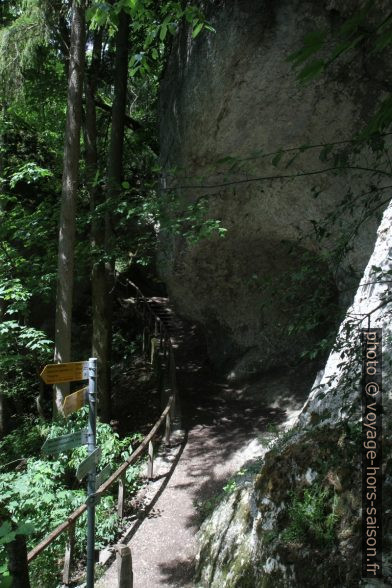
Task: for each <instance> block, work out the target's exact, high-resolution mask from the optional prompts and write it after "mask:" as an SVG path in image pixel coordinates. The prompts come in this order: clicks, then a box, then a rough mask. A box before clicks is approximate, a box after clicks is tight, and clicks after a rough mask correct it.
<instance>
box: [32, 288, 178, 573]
mask: <svg viewBox="0 0 392 588" xmlns="http://www.w3.org/2000/svg"><path fill="white" fill-rule="evenodd" d="M130 284H131V285H132V286H133V287H134V288H135V290H136V291H137V294H138V298H140V299H141V300H142V301H143V303H144V304H145V307H146V308H147V310H148V312H149V313H150V316H151V315H152V316H154V318H155V320H157V321H159V322H160V324H161V329H162V330H161V333H162V335H163V337H162V340H163V341H164V343H165V344H166V345H168V347H169V350H170V351H169V352H170V356H171V358H172V360H174V353H173V345H172V342H171V340H170V336H169V333H168V331H167V328H166V325H164V323H163V322H162V320H161V319H160V317H159V316H158V315H157V314H156V313H155V312H154V311H153V309H152V308H151V306H150V303H149V301H148V300H147V298H146V297H145V296H144V295H143V294H142V292H141V291H140V289H139V288H138V287H137V286H136V285H135V284H134V283H133V282H131V281H130ZM136 300H137V299H136ZM173 377H174V379H175V371H174V373H173ZM172 392H173V391H172ZM173 402H174V394H173V393H172V394H171V395H170V398H169V401H168V403H167V405H166V407H165V409H164V411H163V412H162V414H161V416H160V417H159V419H158V420H157V422H156V423H155V425H154V426H153V427H152V429H151V431H150V432H149V433H148V435H146V437H144V439H143V441H142V442H141V443H140V445H139V446H138V447H137V448H136V449H135V451H134V452H133V453H132V454H131V455H130V456H129V458H128V459H127V460H126V461H124V462H123V463H122V464H121V465H120V466H119V467H118V468H117V470H116V471H115V472H114V473H113V474H112V475H111V476H110V477H109V478H108V479H107V480H106V482H104V483H103V484H101V486H100V487H99V488H98V489H97V491H96V495H98V496H101V495H102V494H103V493H104V492H106V491H107V490H108V489H109V488H110V487H111V486H112V485H113V484H114V482H116V480H118V478H120V477H121V476H122V475H123V474H124V473H125V472H126V470H127V469H128V467H129V466H131V465H132V464H133V463H134V462H135V461H137V459H138V458H139V457H140V455H141V454H142V453H143V452H144V451H145V450H146V448H147V446H148V443H149V442H150V441H151V440H152V439H153V437H154V435H155V434H156V432H157V431H158V429H159V427H160V426H161V425H162V423H163V421H164V419H165V417H166V416H167V414H168V413H169V411H170V410H171V408H172V405H173ZM86 510H87V505H86V504H82V505H80V506H79V507H78V508H76V509H75V510H74V511H73V512H72V513H71V514H70V515H69V516H68V518H67V520H66V521H64V522H62V523H61V524H60V525H58V526H57V527H56V529H54V530H53V531H52V532H51V533H50V534H49V535H47V537H45V539H43V540H42V541H41V542H40V543H39V544H38V545H36V546H35V547H34V548H33V549H32V550H31V551H29V553H28V554H27V561H28V563H30V562H31V561H33V559H35V558H36V557H37V556H38V555H39V554H40V553H42V552H43V551H44V550H45V549H46V548H47V547H48V546H49V545H50V544H51V543H53V541H54V540H55V539H57V537H58V536H59V535H61V534H62V533H63V532H64V531H66V530H67V529H68V528H69V527H71V526H72V525H73V524H74V523H75V522H76V520H77V519H78V518H79V517H81V516H82V514H83V513H84V512H85V511H86Z"/></svg>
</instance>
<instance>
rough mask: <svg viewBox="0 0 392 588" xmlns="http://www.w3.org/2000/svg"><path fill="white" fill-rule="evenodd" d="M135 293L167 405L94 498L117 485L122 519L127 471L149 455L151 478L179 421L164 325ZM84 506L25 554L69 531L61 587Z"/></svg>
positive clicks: (170, 350) (172, 362)
mask: <svg viewBox="0 0 392 588" xmlns="http://www.w3.org/2000/svg"><path fill="white" fill-rule="evenodd" d="M131 286H132V287H133V288H134V289H135V290H136V298H135V302H136V310H137V312H138V313H139V314H140V315H141V316H142V317H143V322H144V325H145V326H144V329H143V352H144V353H145V354H146V355H147V356H148V358H149V360H150V362H151V364H152V365H153V366H154V367H155V368H157V370H158V375H159V377H158V381H159V389H160V393H161V397H164V398H166V399H167V403H166V406H165V408H164V410H163V412H162V414H161V415H160V417H159V419H158V420H157V421H156V423H155V424H154V426H153V427H152V429H151V430H150V432H149V433H148V434H147V435H146V436H145V437H144V439H143V440H142V442H141V443H140V445H139V446H138V447H137V448H136V449H135V451H133V453H132V454H131V455H130V456H129V458H128V459H127V460H126V461H124V462H123V463H122V464H121V465H120V466H119V467H118V468H117V470H116V471H115V472H114V473H113V474H111V476H110V477H109V478H108V479H107V480H106V481H105V482H104V483H103V484H101V485H100V486H99V488H97V490H96V492H95V495H96V496H97V498H99V497H100V496H102V495H103V494H104V493H105V492H107V491H108V490H109V489H110V488H111V487H112V486H113V484H114V483H116V482H118V500H117V514H118V516H119V518H122V517H123V512H124V499H125V474H126V471H127V469H128V468H129V467H130V466H131V465H133V464H134V463H135V462H136V461H137V460H138V459H139V458H140V457H141V456H142V455H143V454H144V453H145V452H148V470H147V477H148V478H152V473H153V459H154V447H153V441H154V437H155V436H156V435H157V433H158V431H159V429H160V428H161V427H162V426H163V425H164V426H165V434H164V442H165V444H166V445H168V444H170V436H171V429H172V423H173V420H174V418H175V415H176V418H177V421H178V420H179V414H180V411H179V399H178V390H177V381H176V366H175V360H174V351H173V346H172V342H171V339H170V336H169V333H168V329H167V327H166V325H165V324H164V323H163V321H162V319H161V317H160V316H158V314H157V313H156V312H155V311H154V310H153V308H152V307H151V304H150V302H149V301H148V299H147V298H146V297H145V296H144V295H143V294H142V293H141V291H140V290H139V288H137V286H135V285H134V284H133V283H131ZM87 508H88V507H87V504H82V505H81V506H79V507H78V508H77V509H75V510H74V511H73V512H72V513H71V514H70V515H69V516H68V517H67V519H66V520H64V521H63V522H62V523H61V524H60V525H58V526H57V527H56V528H55V529H54V530H53V531H52V532H51V533H50V534H49V535H47V537H45V538H44V539H43V540H42V541H41V542H40V543H39V544H38V545H36V547H34V548H33V549H32V550H31V551H30V552H29V553H28V554H27V561H28V563H30V562H32V561H33V560H34V559H35V558H36V557H37V556H38V555H40V554H41V553H42V552H43V551H44V550H45V549H46V548H47V547H48V546H49V545H51V543H53V541H55V539H57V537H59V535H61V534H62V533H64V532H66V531H67V532H68V542H67V547H66V552H65V558H64V568H63V577H62V581H63V584H65V585H69V584H70V582H71V567H72V559H73V551H74V543H75V527H76V523H77V520H78V519H79V518H80V517H81V516H82V515H83V514H84V513H85V512H86V511H87Z"/></svg>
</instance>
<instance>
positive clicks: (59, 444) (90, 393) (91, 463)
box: [40, 357, 106, 588]
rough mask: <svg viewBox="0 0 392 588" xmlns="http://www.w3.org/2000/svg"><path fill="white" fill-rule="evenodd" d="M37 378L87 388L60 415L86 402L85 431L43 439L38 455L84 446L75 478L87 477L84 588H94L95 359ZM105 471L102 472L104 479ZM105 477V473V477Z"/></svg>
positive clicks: (50, 368)
mask: <svg viewBox="0 0 392 588" xmlns="http://www.w3.org/2000/svg"><path fill="white" fill-rule="evenodd" d="M40 375H41V378H42V379H43V381H44V382H45V384H63V383H65V382H79V381H80V380H88V387H85V388H81V389H80V390H77V391H76V392H74V393H73V394H69V395H68V396H67V397H66V398H65V399H64V404H63V410H64V415H65V416H68V415H70V414H71V413H72V412H74V411H76V410H79V408H81V407H82V406H83V405H84V404H85V403H86V402H87V403H88V406H89V414H88V425H87V431H86V430H82V431H76V432H75V433H69V434H68V435H62V436H61V437H56V438H54V439H47V440H46V441H45V443H44V444H43V446H42V451H43V452H44V453H47V454H50V453H51V454H56V453H60V452H61V451H67V450H68V449H74V448H75V447H79V446H80V445H85V444H87V448H88V456H87V458H86V459H85V460H84V461H83V462H82V463H81V464H80V466H79V467H78V470H77V473H76V475H77V477H78V479H79V480H82V479H83V478H84V476H85V475H86V474H88V482H87V500H86V503H87V582H86V586H87V588H94V565H95V504H96V502H97V500H98V499H99V495H96V493H95V491H96V464H97V462H98V460H99V458H100V455H101V449H100V448H99V447H97V446H96V419H97V399H96V396H97V359H96V358H95V357H92V358H90V359H89V360H88V361H74V362H70V363H53V364H49V365H46V366H45V367H44V369H43V370H42V372H41V374H40ZM105 470H106V468H104V470H102V472H101V476H103V475H104V472H105ZM105 475H106V473H105Z"/></svg>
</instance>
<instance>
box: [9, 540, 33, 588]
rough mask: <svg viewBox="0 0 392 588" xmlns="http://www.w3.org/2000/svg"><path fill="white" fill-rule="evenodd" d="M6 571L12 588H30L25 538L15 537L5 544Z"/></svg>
mask: <svg viewBox="0 0 392 588" xmlns="http://www.w3.org/2000/svg"><path fill="white" fill-rule="evenodd" d="M7 553H8V569H9V571H10V574H11V577H12V588H30V580H29V566H28V563H27V548H26V537H25V536H24V535H16V537H15V539H14V541H11V543H8V544H7Z"/></svg>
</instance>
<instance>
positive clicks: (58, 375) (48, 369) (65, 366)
mask: <svg viewBox="0 0 392 588" xmlns="http://www.w3.org/2000/svg"><path fill="white" fill-rule="evenodd" d="M40 376H41V378H42V379H43V381H44V382H45V384H62V383H63V382H78V381H79V380H87V379H88V361H73V362H70V363H50V364H49V365H46V366H45V367H44V369H43V370H42V372H41V374H40Z"/></svg>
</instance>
